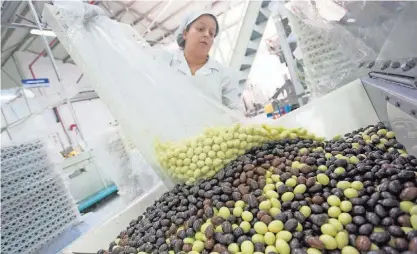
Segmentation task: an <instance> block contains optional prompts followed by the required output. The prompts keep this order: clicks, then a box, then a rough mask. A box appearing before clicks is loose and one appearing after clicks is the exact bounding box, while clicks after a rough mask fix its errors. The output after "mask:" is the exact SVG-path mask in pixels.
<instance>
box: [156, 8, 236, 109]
mask: <svg viewBox="0 0 417 254" xmlns="http://www.w3.org/2000/svg"><path fill="white" fill-rule="evenodd" d="M218 33H219V24H218V22H217V19H216V17H215V16H214V15H212V14H210V13H207V12H194V13H191V14H190V15H188V16H187V17H186V18H185V19H184V21H183V22H182V24H181V25H180V26H179V28H178V30H177V33H176V41H177V44H178V46H179V48H180V49H179V50H176V51H175V52H166V51H163V52H158V53H157V54H156V58H157V59H158V60H160V61H163V62H165V63H168V64H169V65H170V66H171V67H172V68H175V69H177V71H178V72H179V73H182V74H184V75H188V76H192V77H193V81H194V84H195V85H197V86H198V87H199V88H201V89H202V91H203V93H204V94H206V95H208V96H210V97H211V98H213V99H215V100H216V101H218V102H219V103H222V104H223V105H225V106H227V107H229V108H231V109H235V110H240V108H241V107H240V99H239V93H240V89H239V84H238V81H237V79H236V78H235V77H233V76H236V75H232V71H231V70H229V69H228V68H226V67H224V66H222V65H221V64H220V63H219V62H217V61H216V60H214V59H211V58H210V57H209V55H208V54H209V51H210V49H211V47H212V45H213V42H214V38H215V37H216V36H217V34H218Z"/></svg>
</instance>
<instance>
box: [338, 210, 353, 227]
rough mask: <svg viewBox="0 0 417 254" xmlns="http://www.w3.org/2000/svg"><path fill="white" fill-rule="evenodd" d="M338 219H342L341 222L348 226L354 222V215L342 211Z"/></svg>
mask: <svg viewBox="0 0 417 254" xmlns="http://www.w3.org/2000/svg"><path fill="white" fill-rule="evenodd" d="M337 219H338V220H339V221H340V223H342V224H343V225H345V226H346V225H347V224H349V223H351V222H352V215H350V214H349V213H341V214H340V215H339V217H338V218H337Z"/></svg>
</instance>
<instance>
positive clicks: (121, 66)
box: [44, 1, 239, 183]
mask: <svg viewBox="0 0 417 254" xmlns="http://www.w3.org/2000/svg"><path fill="white" fill-rule="evenodd" d="M44 18H45V19H46V20H47V22H48V25H49V26H51V27H52V29H53V30H54V31H55V32H56V34H57V36H58V38H59V40H60V41H61V43H62V44H63V45H64V47H65V48H66V50H67V51H68V52H69V54H70V55H71V57H72V59H73V60H74V61H75V62H76V64H77V65H78V66H79V67H80V68H81V69H82V71H83V73H84V74H85V75H86V76H87V77H88V78H89V79H90V80H91V83H92V85H93V88H94V89H95V91H96V92H97V93H98V95H99V96H100V98H101V99H102V100H103V101H104V103H105V104H106V105H107V106H108V108H109V109H110V111H111V113H112V114H113V115H114V116H115V117H116V119H117V120H118V122H119V123H120V125H121V126H122V128H123V130H124V133H125V134H126V135H127V136H129V138H131V140H132V142H133V143H134V144H135V146H136V147H137V148H138V150H139V151H140V153H141V154H142V155H143V156H144V157H145V158H146V160H147V161H148V162H149V163H150V165H151V167H152V168H153V169H155V170H157V172H158V173H159V175H160V176H161V177H162V179H163V180H164V181H165V183H170V182H171V181H170V180H169V178H167V177H166V174H164V173H163V170H161V168H160V165H159V163H158V162H157V158H156V156H155V150H154V145H155V142H156V141H157V140H160V141H164V142H165V141H178V140H183V139H186V138H188V137H191V136H196V135H198V134H200V133H202V132H203V130H204V128H206V127H210V126H230V125H231V124H232V123H234V122H236V121H238V120H239V118H238V117H237V116H236V115H235V113H234V112H232V111H231V110H229V109H228V108H226V107H224V106H223V105H221V103H219V102H216V101H213V99H211V98H209V97H207V96H205V95H204V94H202V93H201V91H200V90H198V88H197V87H195V86H194V85H193V84H192V81H191V80H190V79H189V77H186V76H184V75H181V74H178V73H177V72H175V71H174V70H173V69H171V68H170V67H169V66H165V65H162V64H160V63H158V62H157V61H155V60H154V59H153V57H152V55H151V53H150V52H149V51H147V50H144V48H146V47H144V46H143V39H142V38H140V36H139V35H138V34H137V33H136V32H135V31H134V30H133V28H130V29H129V28H128V27H126V25H123V24H120V23H118V22H116V21H114V20H111V19H110V18H108V17H106V16H105V15H104V12H103V11H102V10H101V9H100V8H98V7H96V6H91V5H87V4H83V3H82V2H81V1H71V2H61V1H57V3H56V6H51V5H45V10H44Z"/></svg>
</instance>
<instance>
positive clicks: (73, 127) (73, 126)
mask: <svg viewBox="0 0 417 254" xmlns="http://www.w3.org/2000/svg"><path fill="white" fill-rule="evenodd" d="M76 128H78V127H77V125H76V124H75V123H73V124H71V125H70V127H69V130H70V131H73V130H74V129H76Z"/></svg>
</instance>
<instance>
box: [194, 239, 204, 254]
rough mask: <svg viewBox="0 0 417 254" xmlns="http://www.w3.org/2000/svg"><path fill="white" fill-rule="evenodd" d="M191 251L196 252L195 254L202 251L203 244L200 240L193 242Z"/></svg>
mask: <svg viewBox="0 0 417 254" xmlns="http://www.w3.org/2000/svg"><path fill="white" fill-rule="evenodd" d="M192 250H193V251H197V252H201V251H202V250H204V242H203V241H200V240H196V241H194V243H193V247H192Z"/></svg>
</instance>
